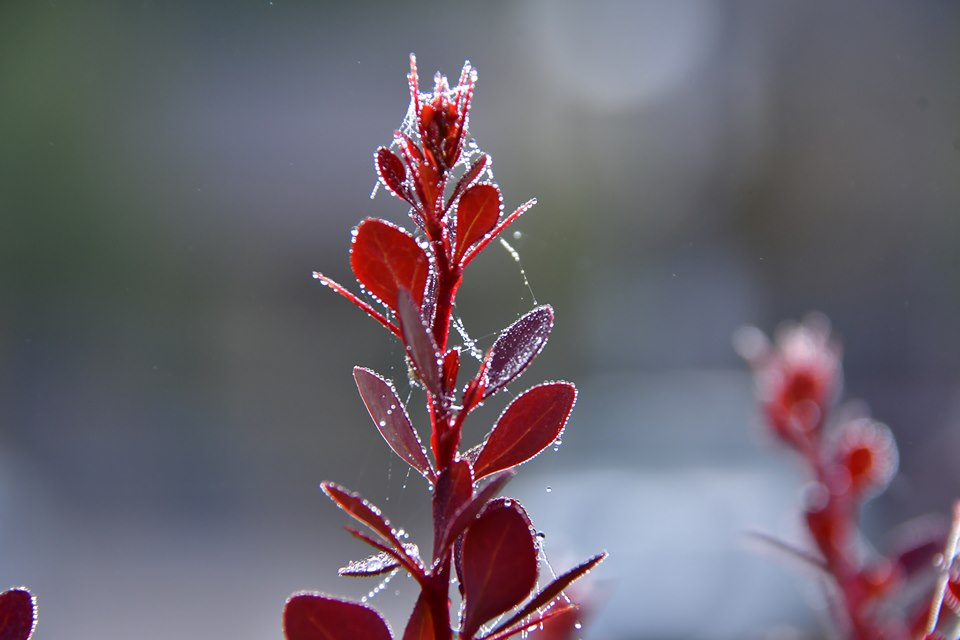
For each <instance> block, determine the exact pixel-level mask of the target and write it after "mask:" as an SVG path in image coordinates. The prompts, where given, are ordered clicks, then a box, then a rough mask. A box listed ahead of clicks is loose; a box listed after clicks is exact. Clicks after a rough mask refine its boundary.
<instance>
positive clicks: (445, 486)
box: [433, 459, 473, 560]
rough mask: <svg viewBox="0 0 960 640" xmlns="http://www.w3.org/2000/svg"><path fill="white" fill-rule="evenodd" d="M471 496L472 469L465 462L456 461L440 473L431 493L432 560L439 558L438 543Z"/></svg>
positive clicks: (445, 535) (444, 536)
mask: <svg viewBox="0 0 960 640" xmlns="http://www.w3.org/2000/svg"><path fill="white" fill-rule="evenodd" d="M472 496H473V469H471V468H470V463H469V462H467V461H466V460H462V459H461V460H457V461H455V462H454V463H453V464H451V465H450V466H449V467H447V468H446V469H444V470H443V471H441V472H440V475H439V477H438V478H437V488H436V489H435V490H434V492H433V541H434V544H433V559H434V560H437V559H438V558H439V557H440V555H439V554H440V552H441V551H442V550H441V548H440V546H439V545H440V543H441V541H443V540H444V539H446V538H447V529H448V528H449V526H450V524H451V522H452V521H453V519H454V517H455V516H456V513H457V512H458V511H459V510H460V509H462V508H463V505H465V504H466V503H467V502H468V501H469V500H470V498H471V497H472Z"/></svg>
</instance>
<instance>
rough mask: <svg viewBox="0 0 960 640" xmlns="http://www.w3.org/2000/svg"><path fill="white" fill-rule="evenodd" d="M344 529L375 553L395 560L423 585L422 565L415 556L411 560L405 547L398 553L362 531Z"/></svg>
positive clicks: (424, 578) (424, 576) (424, 575)
mask: <svg viewBox="0 0 960 640" xmlns="http://www.w3.org/2000/svg"><path fill="white" fill-rule="evenodd" d="M344 529H346V530H347V533H349V534H350V535H352V536H353V537H354V538H356V539H357V540H362V541H363V542H366V543H367V544H368V545H370V546H371V547H373V548H374V549H376V550H377V551H379V552H381V553H384V554H386V555H388V556H390V557H391V558H393V559H394V560H396V561H397V563H398V564H399V565H400V566H401V567H403V568H404V569H406V570H407V573H409V574H410V575H411V576H413V577H414V578H415V579H416V580H417V582H419V583H421V584H423V582H424V580H426V573H425V572H424V569H423V563H422V562H421V561H420V557H419V556H417V557H416V558H411V557H410V555H408V554H407V545H404V549H403V551H399V550H397V549H395V548H393V547H390V546H387V545H386V544H384V543H382V542H380V541H379V540H375V539H374V538H373V537H371V536H368V535H367V534H365V533H363V532H362V531H357V530H356V529H354V528H353V527H346V526H345V527H344Z"/></svg>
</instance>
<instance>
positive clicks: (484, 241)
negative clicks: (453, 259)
mask: <svg viewBox="0 0 960 640" xmlns="http://www.w3.org/2000/svg"><path fill="white" fill-rule="evenodd" d="M535 204H537V201H536V199H530V200H527V201H526V202H524V203H523V204H522V205H520V206H519V207H517V208H516V209H515V210H514V212H513V213H511V214H510V215H508V216H507V217H506V218H504V219H503V220H501V221H500V222H499V223H497V226H496V227H494V228H493V230H491V231H490V233H488V234H486V235H484V236H483V237H482V238H481V239H480V241H479V242H477V244H476V246H475V247H473V248H472V249H470V251H468V252H467V254H466V255H465V256H463V259H462V260H461V261H460V266H461V267H466V266H467V265H468V264H470V263H471V262H472V261H473V259H474V258H476V257H477V254H478V253H480V252H481V251H483V250H484V248H486V246H487V245H488V244H490V243H491V242H492V241H493V239H494V238H496V237H497V236H499V235H500V234H501V233H503V230H504V229H506V228H507V227H509V226H510V225H511V224H513V222H514V220H516V219H517V218H519V217H520V216H522V215H523V214H524V213H526V212H527V211H529V210H530V208H531V207H532V206H533V205H535Z"/></svg>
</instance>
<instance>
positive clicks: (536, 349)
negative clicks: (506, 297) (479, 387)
mask: <svg viewBox="0 0 960 640" xmlns="http://www.w3.org/2000/svg"><path fill="white" fill-rule="evenodd" d="M552 329H553V307H551V306H550V305H544V306H542V307H537V308H536V309H533V310H532V311H530V312H528V313H527V314H525V315H524V316H523V317H522V318H520V319H519V320H517V321H516V322H514V323H513V324H512V325H510V326H509V327H507V328H506V329H504V330H503V331H502V332H501V333H500V336H499V337H498V338H497V341H496V342H494V343H493V346H492V347H490V352H489V353H488V354H487V358H486V366H485V367H484V373H483V381H484V392H483V394H484V397H486V396H490V395H493V394H494V393H496V392H497V391H499V390H500V389H502V388H503V387H504V386H506V385H508V384H510V382H512V381H513V380H514V379H516V378H517V376H519V375H520V374H521V373H523V371H524V369H526V368H527V366H529V364H530V363H531V362H533V360H534V358H536V357H537V356H538V355H540V352H541V351H543V347H544V346H546V344H547V338H549V337H550V331H551V330H552Z"/></svg>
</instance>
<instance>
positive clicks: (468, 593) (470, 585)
mask: <svg viewBox="0 0 960 640" xmlns="http://www.w3.org/2000/svg"><path fill="white" fill-rule="evenodd" d="M461 562H462V571H463V593H464V619H463V630H462V636H463V637H465V638H472V637H473V636H474V634H475V633H476V631H477V629H479V628H480V625H482V624H483V623H484V622H486V621H487V620H490V619H492V618H495V617H496V616H498V615H500V614H502V613H504V612H506V611H509V610H510V609H512V608H513V607H515V606H517V605H518V604H520V603H521V602H523V601H524V599H526V597H527V596H528V595H529V594H530V592H531V591H532V590H533V587H534V586H535V585H536V583H537V548H536V544H535V542H534V539H533V533H532V532H531V527H530V519H529V518H528V517H527V514H526V513H524V511H523V509H522V508H521V507H520V505H519V504H517V502H516V501H513V500H507V499H498V500H495V501H493V502H491V503H490V506H489V507H487V509H486V510H485V511H484V512H483V513H482V514H480V517H479V518H477V519H476V520H475V521H474V522H473V524H472V525H470V527H469V528H468V529H467V532H466V533H465V534H464V535H463V548H462V558H461Z"/></svg>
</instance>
